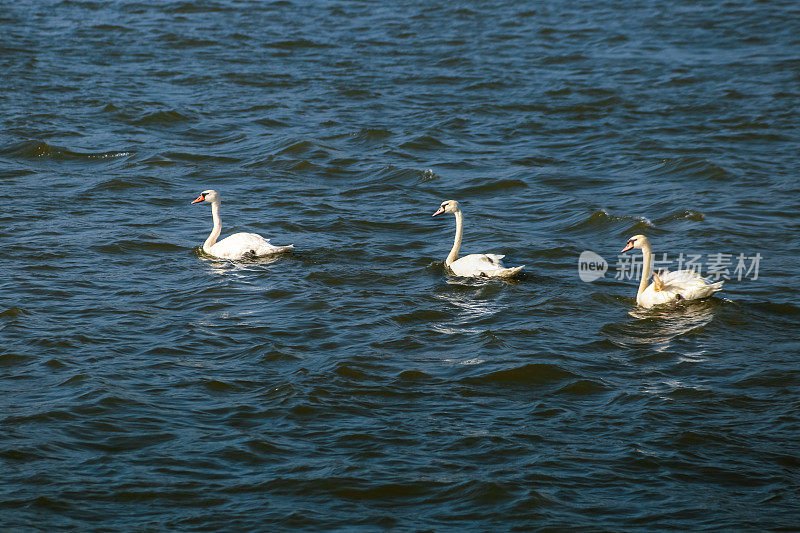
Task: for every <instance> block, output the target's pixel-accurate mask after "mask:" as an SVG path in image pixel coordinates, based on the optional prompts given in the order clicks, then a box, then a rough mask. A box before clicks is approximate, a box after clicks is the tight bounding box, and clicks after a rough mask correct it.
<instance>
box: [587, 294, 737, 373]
mask: <svg viewBox="0 0 800 533" xmlns="http://www.w3.org/2000/svg"><path fill="white" fill-rule="evenodd" d="M720 305H723V302H722V301H720V300H719V299H717V298H708V299H706V300H696V301H689V302H680V303H678V304H676V305H674V306H666V307H658V308H651V309H641V308H636V309H635V310H633V311H630V312H629V313H628V315H630V316H631V317H633V318H634V319H635V320H633V321H630V322H626V323H614V324H606V325H605V326H603V327H602V328H601V332H602V333H603V334H604V335H605V336H606V338H607V339H608V340H610V341H611V342H613V343H614V344H616V345H617V346H623V347H637V346H640V347H644V346H649V347H651V348H652V349H654V350H656V351H658V352H661V351H664V350H667V349H668V348H669V347H670V346H671V344H672V341H673V340H675V339H677V338H679V337H681V336H683V335H686V334H688V333H691V332H694V331H697V330H699V329H701V328H703V327H705V326H706V325H707V324H708V323H709V322H711V320H712V319H713V318H714V310H715V309H716V308H717V307H719V306H720ZM689 359H692V358H689Z"/></svg>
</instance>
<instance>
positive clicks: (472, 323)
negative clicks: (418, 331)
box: [433, 276, 507, 335]
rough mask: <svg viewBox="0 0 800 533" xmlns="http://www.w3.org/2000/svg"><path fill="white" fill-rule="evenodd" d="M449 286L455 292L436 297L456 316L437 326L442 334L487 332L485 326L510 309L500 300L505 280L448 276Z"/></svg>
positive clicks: (434, 325) (441, 293)
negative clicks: (504, 310)
mask: <svg viewBox="0 0 800 533" xmlns="http://www.w3.org/2000/svg"><path fill="white" fill-rule="evenodd" d="M445 283H447V284H448V285H449V286H450V287H449V288H450V289H452V290H447V291H446V292H440V293H438V294H435V295H434V297H435V298H436V299H437V300H439V301H441V302H442V304H443V305H445V306H447V307H448V308H449V309H450V310H452V311H453V314H452V316H451V318H450V319H449V320H445V321H442V322H438V323H435V324H433V329H434V330H435V331H438V332H440V333H446V334H451V335H455V334H458V333H481V332H483V331H484V330H485V327H484V326H483V323H484V322H485V321H487V320H490V319H491V318H492V317H494V316H495V315H496V314H497V313H498V312H500V311H502V310H503V309H505V308H506V307H507V306H506V305H504V304H503V303H502V301H498V298H497V296H498V293H499V292H501V291H502V290H503V286H502V284H503V282H502V281H498V280H486V279H481V278H459V277H450V276H448V277H447V279H446V280H445Z"/></svg>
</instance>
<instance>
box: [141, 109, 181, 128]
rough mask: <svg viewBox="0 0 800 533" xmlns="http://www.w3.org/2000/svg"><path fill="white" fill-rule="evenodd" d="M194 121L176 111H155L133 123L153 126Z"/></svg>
mask: <svg viewBox="0 0 800 533" xmlns="http://www.w3.org/2000/svg"><path fill="white" fill-rule="evenodd" d="M189 120H192V117H190V116H188V115H184V114H183V113H179V112H178V111H175V110H169V111H155V112H153V113H148V114H146V115H144V116H143V117H141V118H140V119H138V120H135V121H134V122H133V123H134V124H136V125H137V126H153V125H158V124H174V123H176V122H186V121H189Z"/></svg>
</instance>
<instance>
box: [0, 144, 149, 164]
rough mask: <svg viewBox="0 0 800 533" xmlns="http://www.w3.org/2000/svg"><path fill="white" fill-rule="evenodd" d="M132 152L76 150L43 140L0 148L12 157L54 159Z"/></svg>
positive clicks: (84, 158)
mask: <svg viewBox="0 0 800 533" xmlns="http://www.w3.org/2000/svg"><path fill="white" fill-rule="evenodd" d="M134 153H135V152H129V151H124V152H122V151H110V152H77V151H74V150H70V149H69V148H63V147H60V146H54V145H51V144H47V143H46V142H44V141H24V142H21V143H17V144H14V145H11V146H6V147H3V148H2V149H0V154H5V155H10V156H13V157H19V158H23V159H40V158H41V159H52V160H55V161H70V160H95V159H108V158H114V157H127V156H129V155H133V154H134Z"/></svg>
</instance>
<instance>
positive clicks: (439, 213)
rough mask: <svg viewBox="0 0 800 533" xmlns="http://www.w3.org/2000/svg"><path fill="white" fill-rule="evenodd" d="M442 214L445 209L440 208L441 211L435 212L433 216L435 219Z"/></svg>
mask: <svg viewBox="0 0 800 533" xmlns="http://www.w3.org/2000/svg"><path fill="white" fill-rule="evenodd" d="M442 213H444V207H440V208H439V210H438V211H436V212H435V213H434V214H432V215H431V216H432V217H435V216H436V215H441V214H442Z"/></svg>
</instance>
